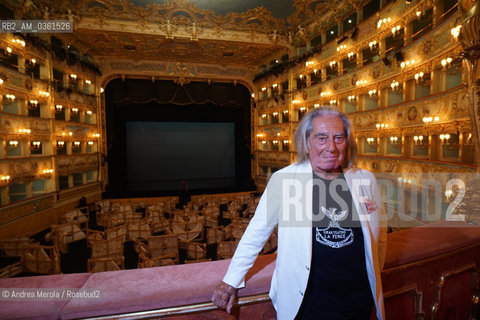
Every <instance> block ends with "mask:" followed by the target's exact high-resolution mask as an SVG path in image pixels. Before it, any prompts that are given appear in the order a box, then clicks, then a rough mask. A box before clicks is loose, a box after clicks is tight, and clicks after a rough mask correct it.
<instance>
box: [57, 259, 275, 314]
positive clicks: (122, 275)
mask: <svg viewBox="0 0 480 320" xmlns="http://www.w3.org/2000/svg"><path fill="white" fill-rule="evenodd" d="M271 261H272V257H269V256H266V257H260V258H259V259H258V261H257V263H256V264H255V266H254V267H253V268H254V269H255V272H256V273H255V274H254V275H253V276H251V277H250V278H249V279H248V280H247V281H248V285H247V288H245V289H242V290H240V292H239V295H240V296H244V295H252V294H258V293H264V292H265V291H267V292H268V288H269V287H270V280H271V276H272V273H273V268H274V263H271ZM229 263H230V260H222V261H213V262H205V263H195V264H185V265H177V266H165V267H161V268H148V269H136V270H122V271H112V272H100V273H95V274H92V276H91V277H90V278H89V279H88V280H87V282H86V283H85V285H84V286H83V287H84V288H91V289H94V288H98V289H100V290H101V298H100V299H97V300H85V299H83V300H81V299H73V300H71V301H70V303H68V304H67V305H66V306H65V308H64V309H63V310H62V313H61V317H62V319H75V318H84V317H93V316H100V315H109V314H117V313H124V312H136V311H145V310H152V309H159V308H166V307H172V306H182V305H188V304H193V303H203V302H206V301H210V298H211V296H212V293H213V291H214V288H215V287H216V286H217V285H218V284H219V281H220V280H221V277H222V276H223V274H225V272H226V270H227V267H228V264H229Z"/></svg>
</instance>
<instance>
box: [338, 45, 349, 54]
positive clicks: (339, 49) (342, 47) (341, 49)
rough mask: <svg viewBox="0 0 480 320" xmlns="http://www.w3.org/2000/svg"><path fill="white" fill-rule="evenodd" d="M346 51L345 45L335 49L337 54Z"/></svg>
mask: <svg viewBox="0 0 480 320" xmlns="http://www.w3.org/2000/svg"><path fill="white" fill-rule="evenodd" d="M345 49H347V45H346V44H342V45H340V46H338V47H337V52H341V51H343V50H345Z"/></svg>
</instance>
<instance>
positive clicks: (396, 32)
mask: <svg viewBox="0 0 480 320" xmlns="http://www.w3.org/2000/svg"><path fill="white" fill-rule="evenodd" d="M400 29H401V27H400V26H396V27H393V28H392V37H393V39H398V38H399V37H400V35H401V32H400Z"/></svg>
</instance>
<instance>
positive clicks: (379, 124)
mask: <svg viewBox="0 0 480 320" xmlns="http://www.w3.org/2000/svg"><path fill="white" fill-rule="evenodd" d="M375 127H377V130H378V129H387V128H388V123H377V124H376V125H375Z"/></svg>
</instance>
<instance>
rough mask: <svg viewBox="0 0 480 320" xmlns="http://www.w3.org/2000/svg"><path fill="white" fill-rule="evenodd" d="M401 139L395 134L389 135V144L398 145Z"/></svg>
mask: <svg viewBox="0 0 480 320" xmlns="http://www.w3.org/2000/svg"><path fill="white" fill-rule="evenodd" d="M401 142H402V140H401V139H399V138H398V137H396V136H392V137H390V144H391V145H392V146H393V147H399V146H400V144H401Z"/></svg>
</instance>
